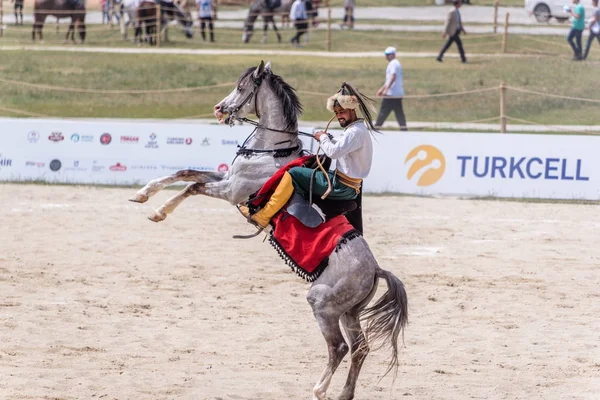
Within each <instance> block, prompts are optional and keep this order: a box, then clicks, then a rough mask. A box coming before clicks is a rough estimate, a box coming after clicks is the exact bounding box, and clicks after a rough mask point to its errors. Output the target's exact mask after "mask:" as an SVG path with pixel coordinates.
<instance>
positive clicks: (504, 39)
mask: <svg viewBox="0 0 600 400" xmlns="http://www.w3.org/2000/svg"><path fill="white" fill-rule="evenodd" d="M509 17H510V13H506V18H505V19H504V36H502V54H505V53H506V45H507V42H508V18H509Z"/></svg>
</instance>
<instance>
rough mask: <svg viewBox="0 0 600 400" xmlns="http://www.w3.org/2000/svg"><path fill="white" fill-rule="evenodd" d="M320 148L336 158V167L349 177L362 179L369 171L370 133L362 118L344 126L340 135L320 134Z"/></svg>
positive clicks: (371, 159)
mask: <svg viewBox="0 0 600 400" xmlns="http://www.w3.org/2000/svg"><path fill="white" fill-rule="evenodd" d="M321 148H322V149H323V151H324V152H325V154H327V156H328V157H330V158H332V159H334V160H336V167H337V169H338V170H340V171H341V172H342V173H343V174H346V175H348V176H349V177H350V178H360V179H364V178H366V177H367V176H368V175H369V172H370V171H371V163H372V161H373V142H372V141H371V133H370V132H369V129H368V128H367V126H366V125H365V123H364V121H363V120H362V119H359V120H357V121H355V122H353V123H351V124H350V125H348V126H347V127H345V128H344V132H343V133H342V135H341V136H339V137H337V138H333V139H329V137H328V136H327V135H323V136H321Z"/></svg>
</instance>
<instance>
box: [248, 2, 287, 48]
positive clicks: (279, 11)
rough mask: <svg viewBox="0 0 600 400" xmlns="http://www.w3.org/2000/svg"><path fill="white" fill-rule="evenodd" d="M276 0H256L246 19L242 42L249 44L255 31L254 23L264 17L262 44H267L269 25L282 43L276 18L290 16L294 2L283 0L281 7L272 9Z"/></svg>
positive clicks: (280, 3)
mask: <svg viewBox="0 0 600 400" xmlns="http://www.w3.org/2000/svg"><path fill="white" fill-rule="evenodd" d="M272 1H274V0H254V1H253V2H252V5H250V10H249V11H248V16H247V17H246V22H244V33H243V34H242V42H244V43H248V42H249V41H250V38H251V37H252V32H253V31H254V22H256V19H257V18H258V17H259V15H262V17H263V22H264V25H263V37H262V40H261V42H262V43H266V41H267V31H268V30H269V24H271V25H272V26H273V30H274V31H275V35H277V42H279V43H281V35H280V34H279V31H278V30H277V26H276V25H275V16H276V15H283V16H286V17H287V16H288V14H289V13H290V10H291V9H292V4H293V3H294V0H281V1H280V2H278V3H279V5H278V6H277V7H275V8H272V7H270V4H273V3H271V2H272Z"/></svg>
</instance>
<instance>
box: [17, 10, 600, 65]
mask: <svg viewBox="0 0 600 400" xmlns="http://www.w3.org/2000/svg"><path fill="white" fill-rule="evenodd" d="M592 5H593V6H594V14H593V15H592V19H591V20H590V36H588V40H587V44H586V46H585V53H584V54H583V59H584V60H585V59H586V58H587V56H588V54H589V53H590V47H591V46H592V42H593V41H594V39H598V43H600V8H598V0H592ZM21 18H23V17H21ZM21 21H22V19H21Z"/></svg>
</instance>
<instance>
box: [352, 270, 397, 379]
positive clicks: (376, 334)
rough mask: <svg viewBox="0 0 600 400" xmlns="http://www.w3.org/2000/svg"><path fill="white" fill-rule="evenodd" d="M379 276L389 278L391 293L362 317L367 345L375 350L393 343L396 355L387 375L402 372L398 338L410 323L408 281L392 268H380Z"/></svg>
mask: <svg viewBox="0 0 600 400" xmlns="http://www.w3.org/2000/svg"><path fill="white" fill-rule="evenodd" d="M377 278H383V279H385V282H386V284H387V288H388V290H387V292H385V294H384V295H383V296H382V297H381V298H380V299H379V300H378V301H377V302H376V303H375V304H373V306H371V307H368V308H365V309H364V310H363V311H362V312H361V314H360V318H361V320H363V321H365V322H366V327H365V329H364V335H365V342H366V343H365V344H366V345H367V346H368V347H369V348H372V349H374V350H377V349H380V348H381V347H383V346H385V345H389V346H390V347H391V349H392V356H391V359H390V362H389V363H388V369H387V370H386V372H385V374H384V376H385V375H387V374H388V373H389V372H390V371H392V370H394V375H396V374H397V372H398V364H399V362H398V337H399V336H400V333H402V334H403V335H402V337H403V339H404V328H405V327H406V324H407V323H408V298H407V296H406V290H405V289H404V284H403V283H402V282H401V281H400V279H398V277H396V275H394V274H392V273H391V272H389V271H385V270H382V269H380V268H379V269H378V270H377Z"/></svg>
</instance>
